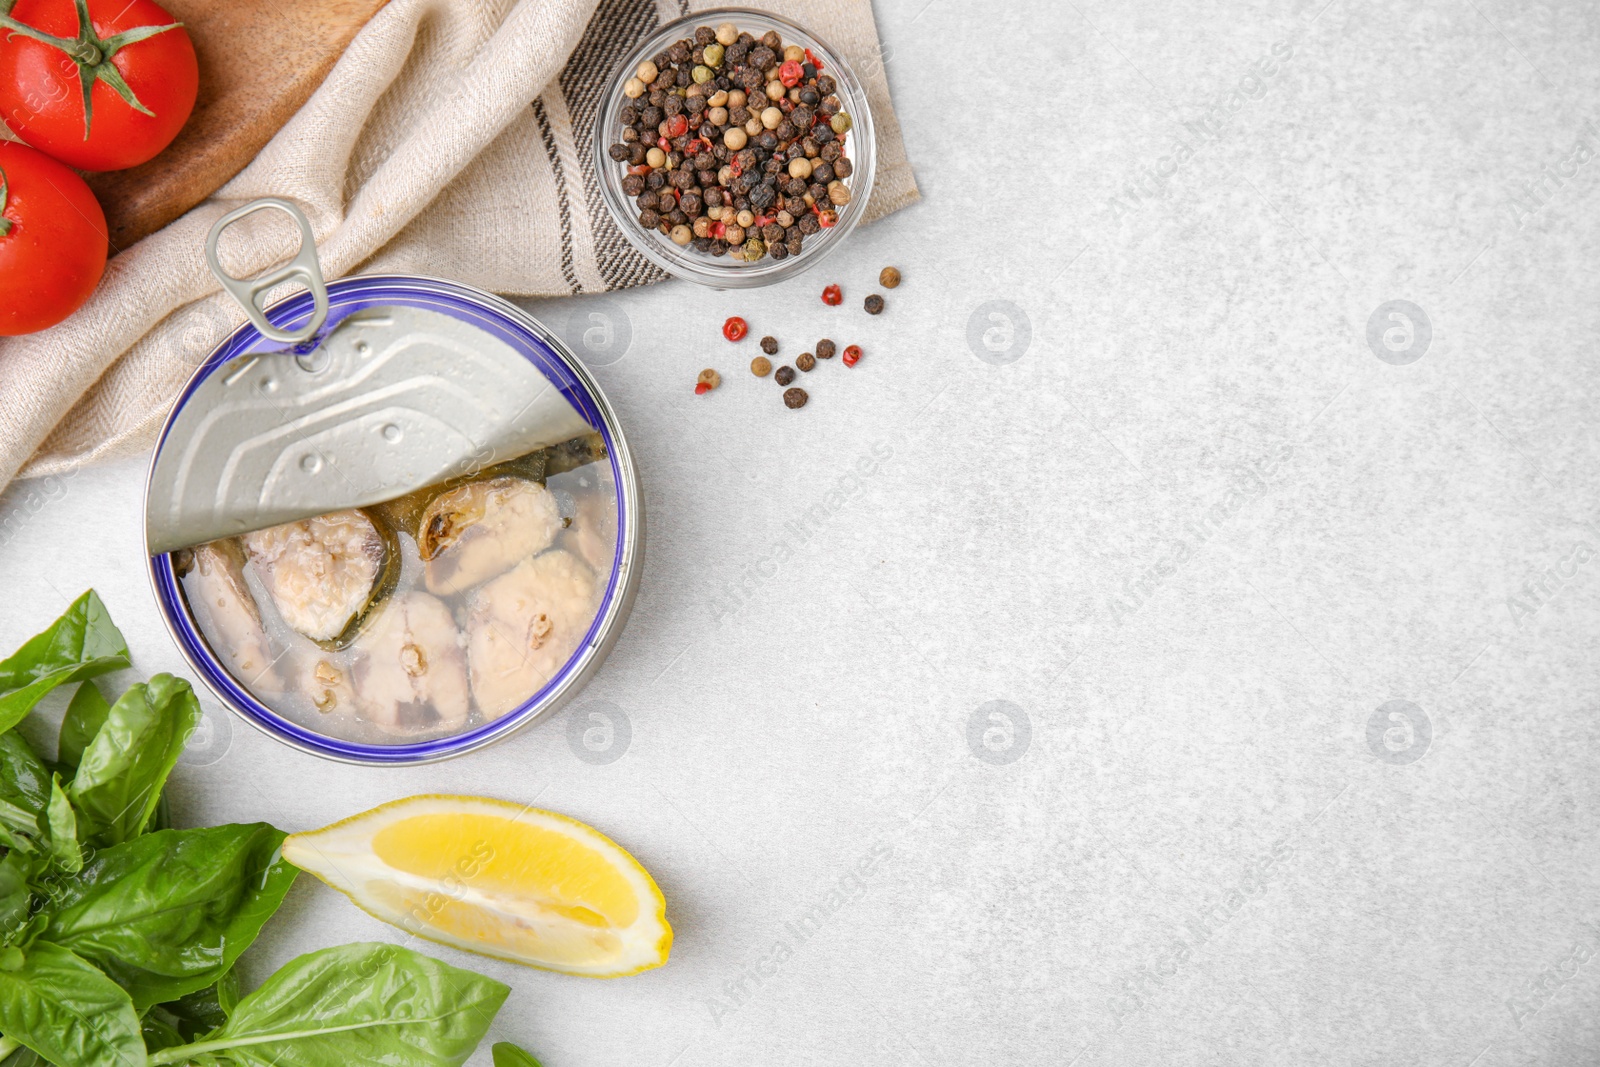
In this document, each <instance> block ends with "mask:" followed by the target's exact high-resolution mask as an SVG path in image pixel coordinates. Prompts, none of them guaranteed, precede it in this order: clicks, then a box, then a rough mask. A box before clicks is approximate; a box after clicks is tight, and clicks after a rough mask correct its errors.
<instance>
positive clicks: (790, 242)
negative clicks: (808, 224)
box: [783, 226, 805, 256]
mask: <svg viewBox="0 0 1600 1067" xmlns="http://www.w3.org/2000/svg"><path fill="white" fill-rule="evenodd" d="M783 243H784V244H785V245H786V246H788V249H789V254H790V255H791V256H798V255H799V254H800V249H801V248H802V247H803V246H804V244H805V235H804V234H803V233H801V232H800V227H799V226H795V227H794V228H793V229H791V230H790V231H789V236H788V237H786V238H784V240H783Z"/></svg>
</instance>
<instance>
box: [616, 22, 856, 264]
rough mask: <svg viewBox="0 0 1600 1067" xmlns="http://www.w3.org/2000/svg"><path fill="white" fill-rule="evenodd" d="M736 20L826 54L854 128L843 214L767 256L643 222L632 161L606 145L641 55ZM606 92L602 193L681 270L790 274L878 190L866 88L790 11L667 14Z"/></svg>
mask: <svg viewBox="0 0 1600 1067" xmlns="http://www.w3.org/2000/svg"><path fill="white" fill-rule="evenodd" d="M722 22H731V23H733V24H734V25H735V26H737V27H739V30H740V31H741V32H748V33H751V34H754V35H755V36H756V37H760V36H761V35H762V34H764V33H766V32H767V31H768V30H776V31H777V32H778V34H779V35H780V36H782V38H783V41H784V44H786V45H788V44H797V45H800V46H801V47H802V48H809V49H811V53H812V54H813V55H814V56H816V57H817V58H818V59H820V60H822V62H823V71H822V73H824V74H828V75H831V76H832V77H833V79H834V81H835V82H836V83H837V87H836V89H835V95H836V96H838V97H839V100H840V102H841V103H842V104H843V105H844V110H845V111H847V112H849V114H850V119H851V128H850V132H849V134H848V135H847V136H846V138H845V144H846V146H847V152H848V155H849V158H850V162H851V164H852V167H853V169H852V171H851V174H850V177H848V178H844V179H840V180H842V181H843V182H844V183H845V185H846V186H847V187H848V188H849V189H850V193H851V197H850V202H849V203H848V204H845V205H844V206H843V207H842V208H840V209H839V221H838V222H837V223H835V224H834V225H833V226H831V227H829V228H827V229H824V230H822V231H820V232H819V233H816V234H812V235H811V236H809V237H807V238H806V243H805V247H804V249H803V250H802V251H801V252H800V254H799V255H794V256H789V257H788V258H786V259H773V258H772V257H771V256H770V255H769V256H763V257H762V258H761V259H759V260H757V261H756V262H754V263H746V262H743V261H740V260H735V259H732V258H730V257H728V256H711V255H707V254H706V253H703V252H696V251H695V250H694V249H693V248H691V247H688V246H684V247H680V246H678V245H676V244H673V243H672V241H671V240H670V239H669V238H668V237H667V236H666V235H665V234H662V233H658V232H656V231H654V230H646V229H645V228H644V227H642V226H640V225H639V213H638V211H637V210H635V207H634V203H633V199H632V198H631V197H629V196H628V195H627V194H626V193H624V192H623V191H622V179H623V177H625V176H626V174H627V164H626V163H618V162H617V161H616V160H614V159H612V158H611V156H610V155H609V154H608V153H607V150H608V149H609V148H610V147H611V146H612V145H613V144H616V143H618V142H619V141H621V140H622V120H621V117H620V116H621V113H622V108H623V106H624V105H625V104H628V103H630V102H631V101H629V100H628V98H627V97H625V96H624V95H623V92H622V87H623V83H624V82H626V81H627V80H628V78H630V77H632V75H633V72H634V70H635V69H636V68H637V67H638V65H639V63H640V62H641V61H643V60H646V59H649V58H651V57H652V56H654V55H656V54H657V53H658V52H662V51H664V50H666V48H667V47H668V46H670V45H671V44H673V42H675V41H678V40H681V39H683V38H693V36H694V31H695V28H696V27H699V26H709V27H712V28H715V27H716V26H717V24H718V23H722ZM604 92H605V97H604V100H603V101H602V103H601V106H600V109H599V112H598V115H599V117H598V120H597V121H598V126H597V128H596V130H595V136H594V148H593V150H594V167H595V173H596V174H597V175H598V176H599V185H600V194H601V198H602V199H603V200H604V201H605V203H606V208H607V210H609V211H610V212H611V217H612V219H613V220H615V222H616V224H617V228H618V229H619V230H621V231H622V235H623V237H625V238H627V241H628V243H629V244H631V245H632V246H633V247H634V248H636V249H638V251H639V253H640V254H641V255H642V256H644V257H645V258H646V259H648V260H649V261H650V262H651V263H654V264H655V265H656V266H658V267H660V268H661V269H662V270H664V271H666V272H667V273H668V274H671V275H672V276H673V277H676V278H683V279H686V280H688V281H692V282H699V283H700V284H701V285H709V286H711V287H713V288H717V289H747V288H754V287H756V286H760V285H771V284H772V283H774V282H779V281H783V280H784V279H785V278H791V277H793V276H795V275H797V274H799V273H801V272H802V271H804V270H807V269H808V268H810V267H811V266H812V265H813V264H815V263H818V262H820V261H821V260H823V259H824V258H826V257H827V256H828V254H829V253H831V252H832V251H833V250H834V249H835V248H837V247H839V245H840V243H841V242H843V241H844V239H845V238H846V237H848V236H849V235H850V232H851V231H852V230H854V229H855V228H856V225H857V224H858V223H859V222H860V221H861V218H862V216H863V215H864V214H865V213H866V210H867V200H868V198H869V197H870V195H871V192H872V177H873V172H874V169H875V164H876V152H875V145H874V141H873V127H872V112H871V109H870V108H869V106H868V104H867V93H866V89H865V88H864V87H863V86H862V84H861V82H860V81H859V80H858V79H857V78H856V76H855V74H854V73H853V72H852V71H851V70H850V67H849V66H848V65H847V64H846V63H845V62H844V60H843V59H842V58H841V57H840V55H839V53H838V52H837V51H835V50H834V49H833V48H832V47H830V46H829V45H828V44H826V43H825V42H824V41H822V40H821V39H820V38H819V37H817V35H816V34H814V33H812V32H811V31H809V30H807V29H805V28H803V27H801V26H797V25H796V24H794V23H793V22H790V21H789V20H788V19H784V18H779V17H778V16H777V15H772V14H768V13H767V12H764V11H756V10H754V9H753V8H745V7H718V8H708V9H707V10H704V11H697V12H695V13H694V14H692V15H687V16H685V17H683V18H681V19H678V20H677V21H675V22H669V23H667V24H666V25H665V26H662V27H661V28H660V29H659V30H658V31H656V32H655V33H653V34H651V35H650V36H648V37H645V38H643V39H641V40H640V42H639V44H638V46H637V47H635V48H634V49H633V51H631V52H629V53H628V55H627V56H626V57H625V58H624V59H623V61H622V62H621V63H620V64H618V66H617V69H616V70H615V71H614V72H613V74H612V76H611V78H610V79H609V81H608V82H607V84H606V87H605V90H604Z"/></svg>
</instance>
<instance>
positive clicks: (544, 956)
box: [283, 795, 672, 978]
mask: <svg viewBox="0 0 1600 1067" xmlns="http://www.w3.org/2000/svg"><path fill="white" fill-rule="evenodd" d="M283 855H284V858H285V859H287V860H288V861H289V862H290V863H292V864H294V865H295V866H296V867H299V868H300V869H301V870H303V871H309V872H310V873H312V874H314V875H316V876H317V877H318V878H320V879H322V880H323V881H324V882H327V883H328V884H329V885H330V886H332V887H333V888H335V889H337V890H338V891H339V892H341V893H343V894H345V895H346V896H347V897H349V898H350V899H351V900H353V901H355V903H356V905H357V906H358V907H360V908H361V909H362V910H364V911H366V912H368V913H369V914H371V915H373V916H375V917H377V918H379V919H382V920H383V921H384V922H387V923H392V924H394V925H395V926H398V927H400V929H402V930H405V931H406V932H407V933H411V934H414V935H416V936H417V937H421V938H425V939H427V940H429V941H437V942H439V943H441V944H445V945H453V946H455V947H456V948H463V949H466V950H467V951H468V952H479V953H482V954H483V955H485V956H494V957H497V958H499V959H503V960H510V961H512V962H513V963H523V964H527V965H528V966H530V967H542V968H544V969H546V970H551V971H560V972H562V973H563V974H577V975H586V976H588V977H592V978H620V977H622V976H623V975H629V974H637V973H639V972H640V971H645V970H649V969H650V968H651V967H659V966H661V965H662V964H663V963H665V962H667V953H668V951H669V950H670V949H671V947H672V927H670V926H668V925H667V917H666V910H667V902H666V900H665V899H664V898H663V897H662V896H661V890H660V889H659V888H658V887H657V886H656V883H655V879H653V878H651V877H650V874H649V872H648V871H646V870H645V869H644V868H643V867H641V866H640V865H639V861H637V860H635V859H634V858H633V857H632V856H630V855H628V853H627V852H626V851H625V850H624V849H623V848H622V846H620V845H618V844H617V843H616V842H615V841H612V840H611V839H610V838H609V837H606V836H605V835H604V834H602V833H601V832H600V831H598V830H596V829H595V828H594V827H592V826H587V825H585V824H583V823H581V822H578V821H577V820H576V819H569V818H567V817H566V816H565V815H558V814H556V813H555V812H553V811H543V810H541V809H539V808H530V807H524V806H523V805H520V804H513V803H510V802H508V801H503V800H490V799H487V798H485V797H460V796H437V795H434V796H416V797H408V798H406V799H405V800H396V801H394V802H393V803H390V804H384V805H382V806H381V807H376V808H373V809H372V810H371V811H366V812H362V813H361V814H360V815H356V816H353V817H351V818H348V819H345V820H344V821H342V822H336V823H334V824H333V825H332V826H328V827H324V828H323V829H321V830H312V831H309V832H307V833H303V834H292V835H291V836H290V837H289V838H287V839H286V840H285V841H284V843H283Z"/></svg>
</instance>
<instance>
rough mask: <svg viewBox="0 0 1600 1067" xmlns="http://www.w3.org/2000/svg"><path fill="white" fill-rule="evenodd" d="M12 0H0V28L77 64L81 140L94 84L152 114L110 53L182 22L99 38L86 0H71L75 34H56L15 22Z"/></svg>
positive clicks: (86, 134)
mask: <svg viewBox="0 0 1600 1067" xmlns="http://www.w3.org/2000/svg"><path fill="white" fill-rule="evenodd" d="M15 2H16V0H0V29H3V30H9V31H10V32H11V33H12V34H15V35H17V36H20V37H27V38H29V39H30V40H34V41H38V42H39V43H40V44H46V45H49V46H50V47H51V48H54V49H57V50H59V51H61V52H64V53H66V55H67V57H68V58H69V59H71V60H72V62H73V63H75V64H77V67H78V84H79V86H80V87H81V89H82V91H83V139H84V140H85V141H87V140H88V139H89V129H90V126H91V124H92V123H93V119H94V101H93V98H92V93H93V90H94V83H95V82H97V81H102V82H105V83H106V84H107V85H109V86H111V88H112V90H113V91H114V92H115V93H116V94H117V95H118V96H120V97H121V98H122V102H123V103H125V104H127V105H128V106H129V107H131V108H133V109H134V110H135V111H138V112H140V113H142V114H145V115H150V116H154V115H155V112H154V111H151V110H150V109H149V108H147V107H145V106H144V103H143V102H142V101H141V100H140V99H139V98H138V96H136V95H135V94H134V92H133V90H132V89H130V88H129V87H128V83H127V82H125V81H123V80H122V72H121V71H119V70H118V69H117V68H116V67H115V66H114V65H113V64H112V62H111V59H112V57H113V56H115V55H116V54H117V53H118V52H119V51H121V50H122V49H124V48H126V47H127V46H128V45H130V44H137V43H138V42H140V41H144V40H148V39H149V38H151V37H154V36H156V35H157V34H160V33H166V32H167V31H168V30H176V29H178V28H180V27H181V26H182V25H183V23H181V22H174V23H172V24H170V25H167V26H135V27H134V28H133V29H131V30H124V31H123V32H121V33H118V34H114V35H112V36H110V37H104V38H102V37H101V36H100V35H99V34H97V33H95V32H94V23H93V22H92V21H90V19H89V0H73V5H74V6H75V7H76V8H77V9H78V36H77V37H56V36H54V35H52V34H48V33H45V32H44V31H43V30H38V29H35V28H34V27H32V26H29V25H28V24H27V23H25V22H18V21H17V20H16V19H14V18H12V17H11V8H12V6H13V5H14V4H15Z"/></svg>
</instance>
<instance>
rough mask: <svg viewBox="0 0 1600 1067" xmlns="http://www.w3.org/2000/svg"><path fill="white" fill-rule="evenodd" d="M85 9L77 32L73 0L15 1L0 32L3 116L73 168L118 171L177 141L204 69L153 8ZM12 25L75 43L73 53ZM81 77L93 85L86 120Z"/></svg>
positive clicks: (98, 5)
mask: <svg viewBox="0 0 1600 1067" xmlns="http://www.w3.org/2000/svg"><path fill="white" fill-rule="evenodd" d="M3 7H4V4H3V3H0V8H3ZM88 10H89V21H90V23H91V24H92V25H90V26H85V27H80V26H79V25H78V13H77V9H76V8H75V7H74V4H73V0H17V4H16V6H15V7H13V8H12V9H11V15H10V24H8V25H7V26H6V27H5V28H4V29H3V30H0V116H4V118H5V121H6V125H7V126H10V127H11V131H12V132H13V133H15V134H16V135H17V136H18V137H20V138H22V139H23V140H24V141H26V142H27V143H28V144H30V145H32V146H33V147H35V148H38V149H40V150H42V151H44V152H47V153H49V154H50V155H52V156H54V157H55V158H57V159H59V160H61V162H63V163H66V164H68V165H69V166H73V167H77V168H78V169H79V170H121V169H123V168H124V167H132V166H135V165H137V164H139V163H143V162H144V161H145V160H147V159H149V158H150V157H152V156H154V155H155V154H156V153H157V152H159V151H161V150H162V149H163V148H165V147H167V145H169V144H171V143H172V139H173V138H174V137H176V136H177V135H178V130H180V129H181V128H182V127H183V124H184V122H186V121H187V120H188V118H189V112H191V111H193V110H194V99H195V94H196V92H198V91H199V88H200V67H199V64H198V63H197V62H196V61H195V55H194V43H193V42H192V41H190V40H189V34H188V33H187V32H186V31H185V30H184V29H183V27H181V26H177V25H175V24H174V23H173V20H172V16H171V15H169V14H167V13H166V12H165V11H164V10H162V9H161V8H160V7H158V6H157V5H156V4H154V3H152V2H151V0H89V8H88ZM16 23H21V24H22V25H24V26H26V27H29V28H31V29H34V30H37V31H40V32H41V33H44V34H47V35H50V36H53V37H57V38H62V39H64V40H65V41H66V42H67V43H72V44H73V53H74V54H68V52H67V51H66V50H65V49H64V48H62V47H57V46H56V45H53V44H47V43H45V42H43V41H39V40H35V39H34V38H32V37H29V36H27V35H26V33H24V32H23V31H19V30H18V29H17V28H16V25H15V24H16ZM164 26H170V27H172V28H171V29H166V30H162V31H161V32H159V33H155V34H153V35H152V36H148V37H144V38H143V39H142V40H141V39H134V38H138V37H140V35H141V34H142V33H147V32H149V31H150V30H154V29H159V28H161V27H164ZM130 31H132V32H130ZM107 57H109V58H107ZM80 70H81V71H85V72H88V73H89V74H90V75H91V76H92V77H93V78H94V81H93V83H92V87H91V89H90V94H89V104H90V107H89V112H90V113H89V115H88V116H85V114H84V104H83V86H82V82H81V80H80V77H79V72H80ZM118 82H121V83H123V85H124V86H125V88H126V89H127V91H128V95H127V96H124V95H122V93H121V90H120V88H119V86H118V84H117V83H118ZM86 127H87V129H86Z"/></svg>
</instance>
